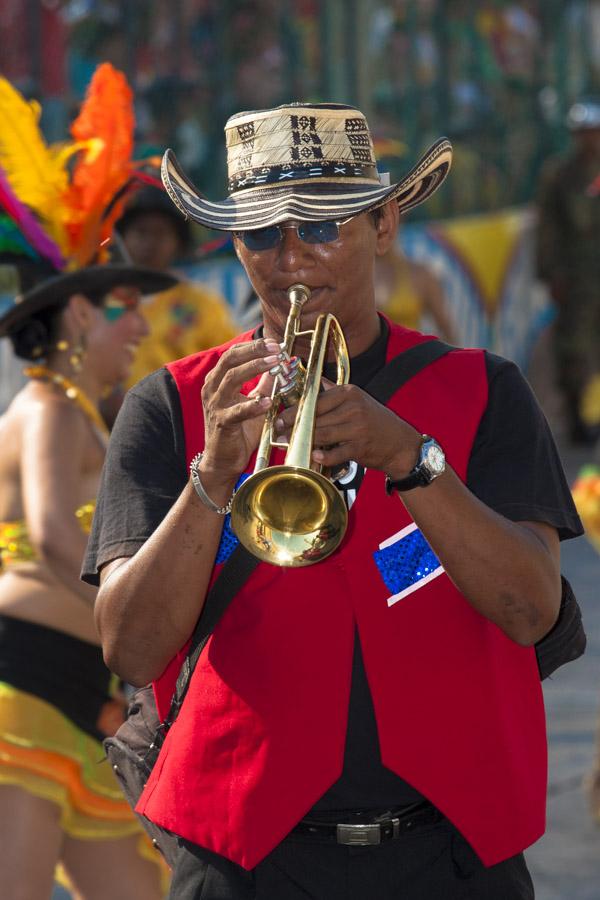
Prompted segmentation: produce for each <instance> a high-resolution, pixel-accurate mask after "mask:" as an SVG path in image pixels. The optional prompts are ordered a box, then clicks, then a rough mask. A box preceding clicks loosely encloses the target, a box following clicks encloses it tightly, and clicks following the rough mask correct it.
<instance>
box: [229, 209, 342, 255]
mask: <svg viewBox="0 0 600 900" xmlns="http://www.w3.org/2000/svg"><path fill="white" fill-rule="evenodd" d="M351 218H354V217H353V216H350V218H348V219H343V220H342V221H341V222H336V221H334V220H333V219H327V220H326V221H324V222H289V223H286V224H285V225H269V226H267V228H255V229H254V230H252V231H236V232H234V234H235V236H236V237H237V238H239V239H240V241H241V242H242V244H243V245H244V246H245V247H246V248H247V249H248V250H252V251H260V250H273V248H274V247H278V246H279V244H280V243H281V242H282V240H283V232H284V231H285V230H286V229H288V228H293V229H294V230H295V232H296V234H297V235H298V237H299V238H300V240H301V241H304V243H305V244H331V243H333V241H337V239H338V238H339V236H340V227H341V226H342V225H345V224H346V222H349V221H350V219H351Z"/></svg>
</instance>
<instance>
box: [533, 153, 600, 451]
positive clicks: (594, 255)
mask: <svg viewBox="0 0 600 900" xmlns="http://www.w3.org/2000/svg"><path fill="white" fill-rule="evenodd" d="M599 175H600V158H597V159H596V160H593V161H590V160H589V159H585V160H584V159H582V158H581V157H579V156H578V155H575V154H573V155H571V156H569V157H566V158H563V159H558V160H550V161H549V162H548V163H547V164H546V166H545V167H544V169H543V171H542V175H541V179H540V185H539V193H538V216H539V223H538V246H537V269H538V275H539V277H540V278H541V279H542V280H543V281H545V282H547V283H548V285H549V287H550V291H551V293H552V296H553V298H554V300H555V302H556V305H557V309H558V320H557V323H556V353H557V364H558V376H559V383H560V386H561V388H562V389H563V391H564V394H565V398H566V400H567V405H568V410H567V412H568V415H569V418H570V425H571V431H572V434H576V433H577V431H578V430H579V431H581V429H582V426H581V421H580V419H579V402H580V398H581V393H582V390H583V388H584V386H585V384H586V383H587V381H588V380H589V379H590V378H591V376H592V375H593V374H594V373H595V372H599V371H600V193H595V195H594V192H592V191H590V185H591V184H592V183H593V182H594V181H595V180H596V179H598V176H599Z"/></svg>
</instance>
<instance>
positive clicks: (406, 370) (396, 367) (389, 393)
mask: <svg viewBox="0 0 600 900" xmlns="http://www.w3.org/2000/svg"><path fill="white" fill-rule="evenodd" d="M452 350H456V347H451V346H450V344H444V343H443V342H442V341H438V340H436V339H434V340H431V341H423V342H422V343H420V344H415V346H414V347H409V349H408V350H405V351H404V352H403V353H399V354H398V356H395V357H394V358H393V359H391V360H390V361H389V363H388V364H387V365H386V366H384V367H383V369H380V370H379V372H377V374H376V375H375V376H374V377H373V378H372V379H371V380H370V381H369V383H368V384H367V385H365V387H364V390H365V391H366V392H367V394H370V395H371V397H374V398H375V400H378V401H379V402H380V403H387V402H388V400H390V399H391V398H392V397H393V396H394V394H395V393H396V391H397V390H398V389H399V388H401V387H402V385H403V384H405V383H406V382H407V381H409V380H410V379H411V378H413V377H414V376H415V375H417V374H418V373H419V372H420V371H421V369H424V368H425V367H426V366H428V365H430V364H431V363H432V362H435V361H436V359H440V358H441V357H442V356H446V354H447V353H450V352H451V351H452Z"/></svg>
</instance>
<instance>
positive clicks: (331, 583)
mask: <svg viewBox="0 0 600 900" xmlns="http://www.w3.org/2000/svg"><path fill="white" fill-rule="evenodd" d="M225 134H226V142H227V149H228V169H229V194H228V196H227V198H226V199H225V200H223V201H221V202H216V201H211V200H208V199H207V198H205V197H203V196H201V195H200V194H199V193H198V191H197V190H196V189H195V187H194V186H193V184H191V182H190V181H189V180H188V179H187V177H186V176H185V174H184V173H183V171H182V170H181V168H180V166H179V165H178V163H177V160H176V159H175V157H174V156H173V154H172V153H171V152H170V151H167V154H166V156H165V159H164V160H163V181H164V183H165V186H166V188H167V191H168V192H169V195H170V196H171V199H172V200H173V201H174V203H175V205H176V206H177V207H178V208H179V209H180V210H181V211H182V212H183V213H184V214H185V215H187V216H189V217H190V218H192V219H194V220H196V221H198V222H201V223H203V224H204V225H207V226H209V227H217V228H221V229H222V230H224V231H230V232H232V233H233V235H234V242H235V248H236V252H237V254H238V256H239V258H240V260H241V262H242V264H243V266H244V268H245V270H246V272H247V274H248V277H249V279H250V281H251V283H252V285H253V287H254V289H255V290H256V293H257V295H258V296H259V297H260V298H261V307H262V324H261V326H259V327H258V328H257V329H256V330H254V331H251V332H248V333H246V334H243V335H241V336H239V337H238V338H236V339H234V340H233V341H231V342H229V343H227V344H225V345H222V346H220V347H216V348H213V349H211V350H209V351H206V352H201V353H198V354H195V355H193V356H192V357H189V358H187V359H186V360H181V361H178V362H175V363H172V364H170V365H168V366H167V367H166V368H165V369H163V370H162V371H160V372H157V373H155V374H153V375H151V376H150V377H149V378H147V379H145V380H144V382H142V383H141V384H139V385H137V386H136V387H134V388H133V389H132V390H131V391H130V392H129V393H128V395H127V398H126V400H125V403H124V406H123V408H122V410H121V413H120V416H119V419H118V421H117V424H116V427H115V430H114V432H113V435H112V437H111V444H110V448H109V452H108V457H107V463H106V466H105V469H104V474H103V478H102V485H101V489H100V493H99V504H98V510H97V514H96V517H95V519H94V526H93V530H92V533H91V536H90V542H89V545H88V552H87V555H86V559H85V561H84V567H83V573H82V575H83V578H84V580H85V581H87V582H89V583H91V584H100V585H101V586H100V590H99V593H98V597H97V600H96V621H97V624H98V629H99V632H100V634H101V636H102V642H103V647H104V652H105V656H106V659H107V660H108V661H109V663H110V664H111V666H112V667H113V668H114V669H115V670H116V671H117V672H118V673H119V674H120V675H121V676H122V677H124V678H125V679H127V680H128V681H130V682H132V683H134V684H140V685H141V684H145V683H146V682H148V681H153V682H154V688H155V695H156V699H157V706H158V710H159V714H160V716H161V717H162V718H164V717H165V716H166V714H167V712H168V710H169V707H170V701H171V697H172V694H173V690H174V686H175V681H176V679H177V675H178V672H179V668H180V666H181V663H182V661H183V658H184V655H185V651H186V647H187V641H188V639H189V637H190V635H191V633H192V632H193V630H194V627H195V624H196V621H197V619H198V616H199V614H200V613H201V611H202V608H203V604H204V600H205V596H206V592H207V588H208V587H209V585H210V584H212V582H213V581H214V578H215V577H216V576H217V575H218V573H219V572H220V571H222V570H223V565H224V564H225V565H228V564H229V562H230V561H231V562H232V563H233V556H234V555H236V554H239V552H240V551H241V549H242V548H241V547H240V546H239V543H238V538H237V536H236V534H235V533H234V532H233V531H232V528H231V520H230V518H229V516H228V513H229V511H230V509H231V504H232V502H233V498H232V495H233V492H234V490H235V489H236V485H237V484H238V483H241V482H242V481H243V480H244V479H245V478H246V477H247V474H248V473H251V472H252V471H253V468H254V462H255V460H254V457H255V451H256V448H257V444H258V441H259V435H260V433H261V430H262V426H263V422H264V419H265V414H266V411H267V410H268V409H269V408H270V406H271V400H270V399H269V394H270V390H271V383H272V379H273V378H274V377H275V375H277V374H278V373H279V371H280V369H281V368H282V367H283V368H289V362H288V359H287V356H286V354H284V353H283V351H282V341H283V332H284V327H285V325H286V322H287V319H288V312H289V306H290V302H289V297H288V291H289V289H290V288H291V287H292V286H293V285H295V284H298V283H300V284H303V285H305V286H306V287H308V289H309V291H310V297H309V299H308V300H307V301H306V303H305V304H304V306H303V307H302V313H301V323H300V330H301V331H304V330H305V329H311V328H313V327H314V325H315V322H316V319H317V317H318V316H319V315H320V314H321V313H333V314H334V315H335V316H336V318H337V319H338V321H339V324H340V326H341V329H342V331H343V333H344V335H345V340H346V343H347V346H348V352H349V356H350V383H349V384H347V385H340V386H336V385H334V384H333V383H332V380H333V379H334V378H335V368H336V364H335V362H333V361H332V360H331V359H330V360H329V362H328V364H327V365H326V367H325V371H324V376H325V377H324V380H323V387H324V390H323V391H322V393H321V394H320V395H319V397H318V401H317V408H316V420H315V428H314V447H313V449H312V451H311V458H312V461H313V463H314V464H315V465H320V464H323V465H324V466H326V467H334V468H335V467H337V466H339V465H341V464H345V465H344V467H343V472H339V474H338V476H337V477H338V481H337V487H338V488H339V490H340V491H341V493H342V495H343V498H344V501H345V504H346V506H347V507H348V510H349V511H348V516H349V524H348V528H347V530H346V532H345V536H344V537H343V539H342V540H341V543H340V544H339V547H338V548H337V549H336V550H335V551H334V552H333V553H332V554H331V555H330V556H328V557H327V558H325V559H322V560H321V561H319V562H318V563H316V564H314V565H308V566H302V567H293V568H287V567H278V566H275V565H271V564H269V563H267V562H264V561H261V562H260V563H258V564H257V565H256V567H255V568H254V569H252V572H251V574H250V575H249V577H248V579H247V580H246V581H245V582H244V584H243V585H242V586H241V587H240V588H239V589H238V590H237V592H236V593H235V596H234V597H233V599H232V601H231V603H230V605H229V606H228V608H227V611H226V612H225V613H224V614H223V616H222V618H221V619H220V620H219V622H218V623H217V625H216V627H215V628H214V631H213V633H212V635H211V637H210V640H209V642H208V644H207V645H206V647H205V648H204V650H203V652H202V654H201V656H200V658H199V661H198V663H197V665H196V667H195V669H194V672H193V675H192V678H191V681H190V684H189V688H188V691H187V694H186V696H185V700H184V702H183V705H182V707H181V709H180V712H179V715H178V717H177V720H176V722H175V724H174V725H173V726H172V728H171V729H170V730H169V731H168V733H167V735H166V739H165V742H164V745H163V746H162V749H161V752H160V755H159V757H158V760H157V763H156V765H155V766H154V768H153V770H152V773H151V775H150V777H149V779H148V781H147V784H146V786H145V789H144V792H143V793H142V796H141V799H140V802H139V803H138V806H137V811H138V812H140V813H142V814H143V815H145V816H147V817H148V818H149V819H151V820H152V821H153V822H155V823H157V824H158V825H160V826H162V827H163V828H166V829H168V830H169V831H171V832H174V833H175V834H176V835H178V836H179V837H180V850H179V856H178V859H177V863H176V865H175V868H174V873H173V881H172V886H171V894H170V896H171V897H173V898H178V900H191V898H200V897H202V898H203V900H209V898H211V900H216V898H236V900H239V898H251V897H252V898H258V900H292V898H294V900H295V898H298V900H299V898H301V897H302V898H309V897H310V898H318V900H337V898H344V900H355V898H356V900H358V898H360V900H364V898H365V897H377V898H378V900H386V898H390V900H391V898H396V897H400V896H401V897H403V898H406V900H416V898H427V900H431V898H433V897H444V900H452V898H459V897H461V898H462V897H464V896H466V894H467V893H468V894H469V896H473V897H484V896H485V897H486V898H498V900H500V898H501V900H508V898H511V900H516V898H531V897H533V888H532V885H531V879H530V876H529V873H528V871H527V868H526V865H525V862H524V859H523V855H522V851H523V850H524V848H526V847H527V846H528V845H530V844H531V843H533V842H534V841H535V840H537V839H538V837H539V836H540V835H541V834H542V832H543V830H544V811H545V792H546V739H545V727H544V711H543V702H542V696H541V689H540V683H539V673H538V670H537V665H536V656H535V650H534V648H533V644H534V643H535V642H536V641H538V640H539V639H540V638H541V637H542V636H543V635H544V634H546V633H547V632H548V631H549V630H550V629H551V628H552V626H553V624H554V622H555V620H556V618H557V615H558V610H559V603H560V577H559V538H568V537H573V536H575V535H577V534H580V533H581V526H580V523H579V520H578V518H577V515H576V512H575V509H574V506H573V503H572V499H571V496H570V493H569V490H568V486H567V485H566V483H565V479H564V475H563V473H562V470H561V466H560V462H559V459H558V456H557V452H556V449H555V447H554V444H553V441H552V437H551V435H550V432H549V430H548V427H547V425H546V423H545V420H544V419H543V416H542V414H541V412H540V410H539V408H538V406H537V404H536V402H535V400H534V398H533V395H532V393H531V391H530V390H529V388H528V386H527V384H526V382H525V381H524V379H523V378H522V376H521V375H520V373H519V371H518V369H517V368H516V366H514V365H513V364H512V363H509V362H507V361H505V360H502V359H500V358H499V357H496V356H493V355H491V354H488V353H486V352H485V351H483V350H462V349H455V350H453V351H452V352H448V353H446V354H445V355H444V356H443V357H442V358H438V359H437V360H436V361H435V362H434V363H431V364H430V365H429V366H427V367H426V368H424V369H422V370H421V371H420V372H419V373H418V374H414V376H413V377H412V379H410V380H409V381H407V382H406V383H405V384H404V385H403V386H402V387H400V386H399V385H400V382H399V381H398V389H397V390H396V391H395V392H393V395H392V397H391V399H390V400H388V401H387V403H385V404H384V403H380V402H379V401H377V400H375V399H374V397H372V396H371V395H370V394H369V393H368V390H366V389H365V388H366V387H367V386H368V385H369V383H370V382H371V381H372V379H373V377H374V375H375V374H381V373H382V372H384V370H385V367H386V364H387V363H388V362H389V361H390V360H391V359H393V358H396V357H399V358H401V359H402V358H409V357H410V356H411V352H412V351H414V350H415V349H416V348H419V346H420V345H422V344H424V343H426V342H427V341H429V340H431V338H430V337H428V336H425V335H422V334H420V333H418V332H416V331H413V330H410V329H407V328H404V327H402V326H399V325H394V324H392V323H391V322H389V321H388V320H387V319H386V318H385V317H384V316H382V315H380V314H378V312H377V310H376V305H375V297H374V284H373V281H374V279H373V270H374V264H375V260H376V259H377V258H378V257H379V256H380V255H383V254H384V253H385V252H386V251H387V250H388V248H389V247H390V245H391V244H392V242H393V241H394V239H395V235H396V229H397V225H398V218H399V215H400V214H401V213H404V212H406V211H407V210H409V209H411V208H412V207H414V206H415V205H416V204H418V203H420V202H423V201H424V200H426V199H427V198H428V197H429V196H430V195H431V194H432V193H433V191H434V190H435V189H436V188H437V187H438V186H439V185H440V184H441V182H442V181H443V180H444V178H445V176H446V174H447V172H448V169H449V167H450V162H451V147H450V144H449V143H448V141H447V140H445V139H440V140H439V141H437V142H436V143H435V144H434V145H433V146H432V147H431V148H430V149H429V150H428V151H427V152H426V153H425V155H424V156H423V157H422V158H421V159H420V160H419V162H418V163H417V164H416V165H415V166H414V167H413V168H412V169H411V171H410V172H408V174H407V175H406V176H405V177H404V178H403V179H402V180H401V181H400V182H398V183H396V184H389V183H386V182H385V181H384V180H383V179H382V178H380V176H379V173H378V172H377V167H376V160H375V156H374V151H373V144H372V138H371V133H370V131H369V128H368V125H367V122H366V120H365V117H364V116H363V114H362V113H361V112H360V111H359V110H357V109H355V108H353V107H348V106H344V105H340V104H334V103H331V104H307V103H297V104H289V105H285V106H281V107H278V108H276V109H267V110H258V111H253V112H246V113H240V114H238V115H236V116H233V117H232V118H231V119H229V121H228V122H227V124H226V127H225ZM308 341H309V337H307V336H302V335H300V336H299V337H298V338H297V340H296V342H295V344H294V346H293V348H292V351H293V352H292V354H291V355H293V356H297V357H299V358H301V359H303V360H306V356H307V351H308ZM405 353H406V354H407V357H403V354H405ZM288 355H289V354H288ZM282 357H283V358H282ZM295 413H296V410H295V408H294V407H293V406H292V407H291V408H289V409H282V410H281V411H280V412H279V413H278V415H277V417H276V421H275V425H274V427H275V431H276V436H277V437H279V438H280V439H281V438H284V439H285V438H287V437H288V436H289V433H290V427H291V423H292V420H293V418H294V416H295ZM282 459H283V451H280V450H277V451H276V452H274V454H273V457H272V460H271V462H272V463H273V464H279V463H281V461H282ZM190 476H191V477H190ZM274 500H276V498H274ZM282 502H284V498H282ZM257 529H259V526H258V525H257ZM261 535H262V536H263V537H264V539H265V541H266V542H267V545H268V543H269V537H268V534H267V532H266V531H264V529H263V530H262V531H260V533H259V534H258V537H261ZM321 538H322V539H323V540H325V538H326V535H325V534H323V535H320V534H319V536H317V542H316V543H311V546H310V548H309V550H308V551H307V553H309V555H310V556H311V558H314V554H315V552H316V551H317V550H318V540H320V539H321ZM223 571H224V570H223Z"/></svg>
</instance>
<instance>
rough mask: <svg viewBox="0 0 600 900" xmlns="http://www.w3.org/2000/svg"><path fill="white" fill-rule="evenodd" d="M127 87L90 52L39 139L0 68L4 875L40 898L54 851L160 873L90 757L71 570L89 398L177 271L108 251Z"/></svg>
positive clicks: (98, 679) (86, 468) (87, 450)
mask: <svg viewBox="0 0 600 900" xmlns="http://www.w3.org/2000/svg"><path fill="white" fill-rule="evenodd" d="M131 99H132V98H131V92H130V90H129V88H128V86H127V82H126V81H125V79H124V77H123V76H122V75H121V74H120V73H118V72H116V71H115V70H114V69H113V68H112V67H111V66H109V65H103V66H100V67H99V69H98V70H97V71H96V73H95V75H94V78H93V79H92V82H91V84H90V89H89V92H88V95H87V97H86V100H85V101H84V104H83V106H82V109H81V112H80V115H79V116H78V118H77V120H76V121H75V122H74V123H73V126H72V135H73V138H74V140H73V141H72V142H70V143H69V144H66V145H62V146H61V147H48V146H46V144H45V143H44V140H43V138H42V136H41V134H40V132H39V129H38V125H37V118H38V108H37V106H36V105H35V104H28V103H26V102H25V101H24V100H23V98H22V97H21V96H20V95H19V94H18V93H17V92H16V91H15V90H14V89H13V88H12V86H11V85H10V84H9V83H8V82H7V81H5V80H3V79H0V274H2V276H3V280H4V282H5V283H7V280H10V279H11V278H13V279H14V280H15V282H16V285H17V288H18V289H17V291H16V292H15V296H14V298H13V299H12V301H11V302H6V301H5V304H4V308H3V309H0V336H2V337H8V338H9V339H10V340H11V342H12V345H13V348H14V350H15V352H16V354H17V355H18V356H19V357H21V358H23V359H25V360H26V361H27V363H28V364H27V366H26V367H25V370H24V371H25V375H26V376H27V378H28V383H27V384H26V385H25V387H24V388H23V389H22V390H21V391H20V392H19V393H18V394H17V395H16V397H15V398H14V400H13V401H12V403H11V405H10V406H9V408H8V410H7V411H6V413H5V414H4V416H2V418H0V841H1V843H2V854H1V855H0V883H1V884H2V889H1V893H2V895H3V896H6V897H11V898H12V900H15V898H20V900H21V898H22V900H38V898H40V897H48V896H49V895H50V893H51V891H52V882H53V878H54V875H55V870H56V867H57V865H59V864H60V865H59V873H60V872H62V873H63V874H65V876H66V880H67V883H68V885H69V886H70V888H71V890H72V891H73V896H76V897H77V898H81V900H93V898H98V900H99V898H110V900H131V898H134V897H140V898H141V897H143V898H144V900H158V898H159V897H160V896H162V890H163V888H164V885H162V886H161V880H162V879H163V874H164V873H163V872H161V869H160V868H159V865H157V862H158V859H157V857H158V854H156V853H155V851H153V849H152V848H151V847H150V846H149V842H148V841H147V839H146V838H145V837H144V836H143V834H142V829H141V827H140V825H139V823H138V822H137V820H136V819H135V817H134V816H133V814H132V813H131V811H130V809H129V806H128V805H127V803H126V802H125V800H124V799H123V797H122V794H121V792H120V789H119V787H118V784H117V783H116V781H115V779H114V776H113V773H112V771H111V769H110V767H109V765H108V763H107V762H106V761H104V762H101V760H102V759H103V756H104V753H103V749H102V746H101V743H100V741H101V740H102V738H103V737H104V736H105V735H107V734H111V733H113V732H114V731H115V730H116V728H117V727H118V725H119V724H120V722H121V721H122V718H123V704H122V702H121V700H120V699H119V697H118V694H117V693H116V692H115V691H114V690H113V689H112V682H113V679H112V678H111V675H110V673H109V671H108V669H106V667H105V665H104V662H103V659H102V652H101V649H100V647H99V640H98V637H97V634H96V631H95V628H94V622H93V603H94V595H95V591H94V590H93V589H90V588H89V587H88V586H87V585H83V584H82V582H80V580H79V570H80V566H81V560H82V557H83V554H84V550H85V546H86V542H87V538H86V532H87V530H88V529H89V525H90V521H91V516H92V513H93V507H94V503H93V498H94V496H95V492H96V488H97V484H98V479H99V476H100V469H101V466H102V463H103V459H104V453H105V448H106V442H107V437H108V434H107V429H106V426H105V425H104V422H103V419H102V417H101V416H100V414H99V412H98V402H99V400H100V398H101V396H102V394H103V392H105V391H106V390H110V389H111V387H112V386H113V385H115V384H117V383H119V382H122V381H124V380H125V379H126V378H127V376H128V374H129V371H130V368H131V364H132V361H133V356H134V353H135V349H136V347H137V345H138V344H139V342H140V341H141V339H142V338H143V337H144V336H145V335H146V334H147V325H146V324H145V321H144V319H143V318H142V316H141V315H140V312H139V310H138V304H139V301H140V298H141V296H142V295H143V294H145V293H150V292H154V291H158V290H164V289H166V288H168V287H170V286H171V285H172V284H173V283H174V279H173V278H172V277H171V276H168V275H164V274H160V273H156V272H152V271H150V270H146V269H143V268H140V267H136V266H131V265H124V264H120V265H114V264H110V263H109V262H108V258H107V252H106V244H107V242H108V241H109V240H110V235H111V231H112V226H113V223H114V221H115V219H116V218H117V217H118V215H119V214H120V213H121V211H122V201H123V198H124V197H125V195H126V194H127V192H128V190H129V187H130V185H131V184H132V180H134V179H135V171H134V166H133V164H132V163H131V151H132V135H133V115H132V102H131ZM23 148H27V149H26V150H24V149H23ZM71 157H74V159H72V160H71V167H70V168H68V167H67V165H68V163H67V161H68V160H69V158H71ZM5 295H6V294H5Z"/></svg>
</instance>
